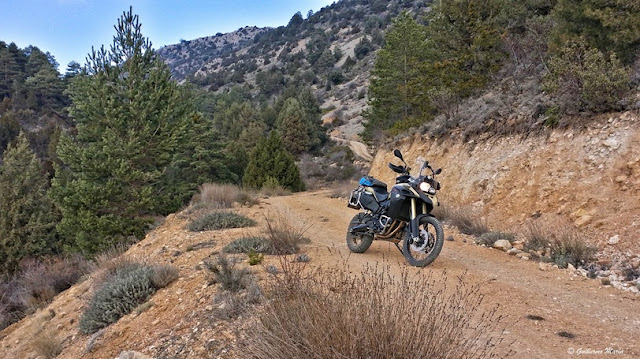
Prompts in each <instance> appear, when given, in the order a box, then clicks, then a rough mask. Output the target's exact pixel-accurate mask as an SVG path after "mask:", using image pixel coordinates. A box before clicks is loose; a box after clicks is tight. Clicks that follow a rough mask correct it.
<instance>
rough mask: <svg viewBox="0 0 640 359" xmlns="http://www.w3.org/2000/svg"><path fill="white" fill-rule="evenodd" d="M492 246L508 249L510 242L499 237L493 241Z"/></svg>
mask: <svg viewBox="0 0 640 359" xmlns="http://www.w3.org/2000/svg"><path fill="white" fill-rule="evenodd" d="M493 248H497V249H501V250H503V251H508V250H509V249H511V248H512V247H511V243H510V242H509V241H508V240H506V239H499V240H497V241H495V242H493Z"/></svg>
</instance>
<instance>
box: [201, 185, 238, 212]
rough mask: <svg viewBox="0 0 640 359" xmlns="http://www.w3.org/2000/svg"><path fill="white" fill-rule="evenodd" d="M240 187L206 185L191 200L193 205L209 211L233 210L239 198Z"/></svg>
mask: <svg viewBox="0 0 640 359" xmlns="http://www.w3.org/2000/svg"><path fill="white" fill-rule="evenodd" d="M239 193H240V189H239V188H238V186H234V185H231V184H223V183H205V184H203V185H201V186H200V192H199V193H197V194H195V195H194V196H193V198H192V199H191V205H199V206H202V207H204V208H208V209H224V208H232V207H233V203H234V202H235V201H236V199H237V198H238V194H239Z"/></svg>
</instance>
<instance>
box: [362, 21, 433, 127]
mask: <svg viewBox="0 0 640 359" xmlns="http://www.w3.org/2000/svg"><path fill="white" fill-rule="evenodd" d="M385 40H386V44H385V46H384V47H383V48H382V49H381V50H380V51H379V52H378V55H377V57H376V63H375V67H374V69H373V71H372V78H371V85H370V87H369V93H370V99H371V100H370V103H369V105H370V109H369V111H368V113H367V117H368V119H369V122H368V123H367V126H366V133H365V137H367V138H368V139H371V138H372V137H374V132H375V130H377V129H388V128H390V127H392V126H393V125H394V124H395V123H396V122H398V121H407V120H410V119H424V118H425V116H426V114H425V113H426V109H425V108H424V105H425V104H428V103H429V101H428V100H427V99H425V98H424V97H423V96H421V94H423V92H422V89H421V88H420V86H419V85H420V83H419V81H421V80H422V74H421V71H422V70H423V69H422V65H423V63H424V61H425V60H426V58H425V54H426V29H425V28H424V26H422V25H420V24H418V23H417V22H415V20H413V18H412V17H411V16H410V15H409V14H408V13H406V12H404V13H402V14H400V15H399V16H398V17H397V18H396V19H395V20H394V21H393V25H392V27H391V29H390V30H389V31H388V32H387V35H386V37H385Z"/></svg>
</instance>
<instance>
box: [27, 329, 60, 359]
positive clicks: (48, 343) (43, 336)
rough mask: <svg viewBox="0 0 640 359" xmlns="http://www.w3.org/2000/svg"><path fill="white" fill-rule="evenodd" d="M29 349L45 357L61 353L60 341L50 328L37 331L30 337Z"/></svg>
mask: <svg viewBox="0 0 640 359" xmlns="http://www.w3.org/2000/svg"><path fill="white" fill-rule="evenodd" d="M30 344H31V349H33V351H35V352H36V353H37V354H38V355H39V356H41V357H43V358H45V359H53V358H55V357H57V356H58V354H60V353H62V342H61V341H60V339H59V338H58V337H57V336H56V334H55V332H54V331H53V330H52V329H44V330H42V331H39V332H38V333H36V334H35V335H34V336H33V337H32V338H31V343H30Z"/></svg>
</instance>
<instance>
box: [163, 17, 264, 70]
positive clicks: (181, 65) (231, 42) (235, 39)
mask: <svg viewBox="0 0 640 359" xmlns="http://www.w3.org/2000/svg"><path fill="white" fill-rule="evenodd" d="M265 31H268V29H266V28H258V27H255V26H253V27H249V26H246V27H243V28H240V29H238V30H236V31H233V32H229V33H226V34H222V33H218V34H216V35H213V36H207V37H201V38H198V39H195V40H191V41H188V40H183V41H181V42H180V43H179V44H174V45H168V46H164V47H162V48H160V49H159V50H158V53H159V54H160V56H162V58H164V59H165V61H166V62H167V64H168V65H169V67H171V70H172V72H173V74H174V76H176V78H184V77H186V76H187V75H189V74H191V73H193V69H198V68H201V67H202V66H203V65H204V64H207V63H209V62H210V61H215V60H216V59H221V58H223V57H225V56H227V55H228V54H230V53H233V52H235V51H238V49H240V48H243V47H246V46H248V43H249V42H251V41H252V40H253V39H254V37H255V36H256V35H258V34H261V33H263V32H265Z"/></svg>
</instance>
